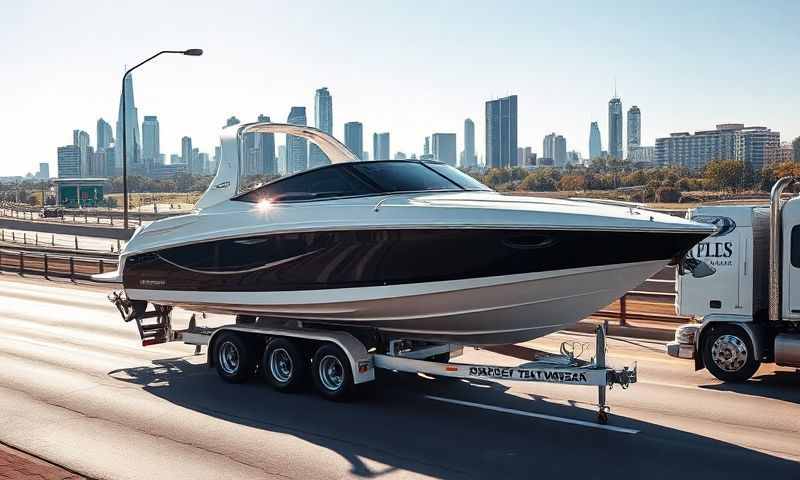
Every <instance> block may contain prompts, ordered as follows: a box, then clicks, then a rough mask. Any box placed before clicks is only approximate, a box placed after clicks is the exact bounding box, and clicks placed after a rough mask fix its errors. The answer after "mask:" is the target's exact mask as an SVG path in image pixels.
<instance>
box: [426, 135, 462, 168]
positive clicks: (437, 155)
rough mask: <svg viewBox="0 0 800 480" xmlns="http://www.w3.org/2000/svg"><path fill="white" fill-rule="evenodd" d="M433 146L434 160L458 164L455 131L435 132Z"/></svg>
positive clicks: (432, 137) (432, 139) (432, 140)
mask: <svg viewBox="0 0 800 480" xmlns="http://www.w3.org/2000/svg"><path fill="white" fill-rule="evenodd" d="M431 146H432V147H433V159H434V160H436V161H439V162H443V163H446V164H448V165H452V166H454V167H455V166H456V134H455V133H434V134H433V135H432V136H431Z"/></svg>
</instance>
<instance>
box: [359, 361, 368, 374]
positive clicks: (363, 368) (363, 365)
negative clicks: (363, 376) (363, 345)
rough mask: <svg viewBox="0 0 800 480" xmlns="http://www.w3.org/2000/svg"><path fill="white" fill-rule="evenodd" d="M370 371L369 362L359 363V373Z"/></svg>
mask: <svg viewBox="0 0 800 480" xmlns="http://www.w3.org/2000/svg"><path fill="white" fill-rule="evenodd" d="M368 370H369V362H359V363H358V373H367V371H368Z"/></svg>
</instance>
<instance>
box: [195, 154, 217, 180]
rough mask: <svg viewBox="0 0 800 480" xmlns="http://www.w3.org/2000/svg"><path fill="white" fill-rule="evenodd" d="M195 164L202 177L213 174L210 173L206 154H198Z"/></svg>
mask: <svg viewBox="0 0 800 480" xmlns="http://www.w3.org/2000/svg"><path fill="white" fill-rule="evenodd" d="M197 164H198V166H199V167H200V169H201V171H202V172H203V175H211V174H212V173H213V172H211V162H210V161H209V159H208V154H207V153H202V152H200V153H198V154H197Z"/></svg>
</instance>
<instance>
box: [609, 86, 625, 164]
mask: <svg viewBox="0 0 800 480" xmlns="http://www.w3.org/2000/svg"><path fill="white" fill-rule="evenodd" d="M623 153H624V152H623V151H622V101H621V100H620V99H619V97H617V95H616V92H614V98H612V99H611V100H609V102H608V154H609V155H610V156H612V157H614V158H616V159H617V160H622V159H623Z"/></svg>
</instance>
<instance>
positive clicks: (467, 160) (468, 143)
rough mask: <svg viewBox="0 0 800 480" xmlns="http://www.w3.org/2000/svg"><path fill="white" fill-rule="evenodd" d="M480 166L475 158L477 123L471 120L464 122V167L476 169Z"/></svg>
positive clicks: (462, 164)
mask: <svg viewBox="0 0 800 480" xmlns="http://www.w3.org/2000/svg"><path fill="white" fill-rule="evenodd" d="M477 164H478V161H477V159H476V158H475V122H473V121H472V120H471V119H469V118H468V119H466V120H464V159H463V160H462V163H461V166H462V167H474V166H476V165H477Z"/></svg>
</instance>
